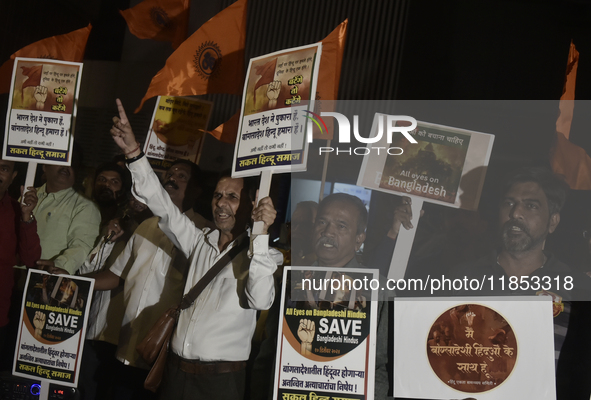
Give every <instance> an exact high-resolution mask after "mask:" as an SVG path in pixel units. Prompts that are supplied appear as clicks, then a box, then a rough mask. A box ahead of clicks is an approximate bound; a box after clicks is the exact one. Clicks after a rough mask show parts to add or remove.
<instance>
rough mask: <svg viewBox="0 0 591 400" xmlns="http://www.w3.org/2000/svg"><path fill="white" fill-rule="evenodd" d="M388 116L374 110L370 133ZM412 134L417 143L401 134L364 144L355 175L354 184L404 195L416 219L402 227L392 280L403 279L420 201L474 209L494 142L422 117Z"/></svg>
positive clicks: (480, 135)
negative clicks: (358, 169) (363, 152)
mask: <svg viewBox="0 0 591 400" xmlns="http://www.w3.org/2000/svg"><path fill="white" fill-rule="evenodd" d="M386 117H387V116H386V115H384V114H375V116H374V121H373V124H372V133H371V135H370V136H371V137H375V136H377V135H378V130H379V127H380V126H382V127H383V126H384V121H383V120H384V119H385V118H386ZM410 134H411V135H412V137H413V138H414V139H415V141H416V142H417V143H416V144H415V143H410V141H409V140H407V139H406V138H405V137H404V136H402V135H398V136H395V135H393V137H392V142H391V143H388V135H382V136H381V139H380V140H379V141H377V142H376V143H368V144H367V147H368V149H369V151H367V155H366V156H365V157H364V158H363V163H362V165H361V169H360V171H359V176H358V178H357V185H358V186H363V187H366V188H368V189H373V190H379V191H382V192H386V193H393V194H398V195H405V196H408V197H410V198H411V200H412V202H411V207H412V214H413V216H415V218H416V223H414V222H413V225H414V227H413V228H412V229H410V230H404V229H401V230H400V233H399V234H398V238H397V242H396V247H395V249H394V255H393V257H392V263H391V265H390V269H389V273H388V278H393V279H400V278H404V273H405V271H406V266H407V263H408V259H409V256H410V250H411V248H412V243H413V241H414V235H415V233H416V228H417V226H418V224H419V221H418V216H419V215H420V211H421V208H422V205H423V202H430V203H435V204H439V205H443V206H446V207H453V208H464V209H468V210H476V209H477V208H478V202H479V200H480V194H481V192H482V187H483V185H484V178H485V175H486V169H487V166H488V161H489V159H490V154H491V151H492V145H493V141H494V136H493V135H490V134H486V133H481V132H475V131H468V130H465V129H459V128H453V127H448V126H443V125H437V124H431V123H427V122H420V121H419V122H417V127H416V128H415V129H414V130H412V131H410ZM372 149H375V150H377V151H371V150H372ZM380 149H382V150H381V151H380Z"/></svg>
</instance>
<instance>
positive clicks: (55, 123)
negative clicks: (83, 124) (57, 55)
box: [2, 57, 82, 165]
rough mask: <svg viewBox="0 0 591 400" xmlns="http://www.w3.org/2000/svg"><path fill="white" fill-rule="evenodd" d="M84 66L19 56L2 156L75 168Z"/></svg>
mask: <svg viewBox="0 0 591 400" xmlns="http://www.w3.org/2000/svg"><path fill="white" fill-rule="evenodd" d="M81 77H82V64H81V63H74V62H67V61H55V60H47V59H36V58H20V57H17V58H15V61H14V69H13V73H12V82H11V85H10V96H9V104H8V112H7V117H6V129H5V134H4V148H3V149H2V158H4V159H5V160H12V161H24V162H26V161H36V162H42V163H43V164H59V165H70V164H71V159H72V151H71V150H72V145H73V142H74V141H73V135H74V119H75V117H76V105H77V103H78V101H77V100H78V92H79V90H80V79H81Z"/></svg>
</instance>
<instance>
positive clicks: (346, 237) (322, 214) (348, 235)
mask: <svg viewBox="0 0 591 400" xmlns="http://www.w3.org/2000/svg"><path fill="white" fill-rule="evenodd" d="M366 226H367V209H366V208H365V205H364V204H363V202H362V201H361V200H360V199H359V198H357V197H355V196H351V195H349V194H345V193H335V194H331V195H330V196H327V197H325V198H324V199H323V200H322V201H321V202H320V204H319V205H318V214H317V215H316V221H315V224H314V243H315V245H314V249H315V251H316V257H317V261H316V263H314V264H313V265H318V266H321V267H332V268H363V266H362V265H361V264H360V263H359V262H358V261H357V258H356V253H357V251H359V249H360V248H361V245H362V244H363V242H364V241H365V228H366ZM381 280H382V281H383V277H382V279H381ZM382 286H385V285H382ZM387 362H388V302H387V301H380V302H379V303H378V329H377V336H376V371H375V378H374V379H375V398H376V399H385V398H386V395H387V393H388V389H389V381H388V371H387V370H386V364H387Z"/></svg>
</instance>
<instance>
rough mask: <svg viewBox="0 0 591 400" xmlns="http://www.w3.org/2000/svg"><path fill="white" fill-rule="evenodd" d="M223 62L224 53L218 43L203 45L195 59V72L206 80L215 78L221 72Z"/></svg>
mask: <svg viewBox="0 0 591 400" xmlns="http://www.w3.org/2000/svg"><path fill="white" fill-rule="evenodd" d="M221 62H222V51H221V50H220V47H219V46H218V45H217V43H215V42H212V41H207V42H205V43H202V44H201V46H199V49H197V52H196V53H195V57H194V59H193V64H194V65H195V71H196V72H197V73H199V75H201V77H202V78H204V79H209V78H210V77H212V76H215V75H216V74H217V72H218V71H219V70H220V65H221Z"/></svg>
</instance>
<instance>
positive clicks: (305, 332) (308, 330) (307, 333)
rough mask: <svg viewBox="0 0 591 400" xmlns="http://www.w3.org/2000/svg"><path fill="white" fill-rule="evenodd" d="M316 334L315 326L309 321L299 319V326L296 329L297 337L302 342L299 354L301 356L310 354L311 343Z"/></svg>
mask: <svg viewBox="0 0 591 400" xmlns="http://www.w3.org/2000/svg"><path fill="white" fill-rule="evenodd" d="M315 333H316V324H315V323H314V321H312V320H309V319H300V326H299V327H298V337H299V338H300V340H301V341H302V344H301V346H300V353H301V354H302V355H304V356H305V355H309V354H312V341H313V340H314V334H315Z"/></svg>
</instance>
